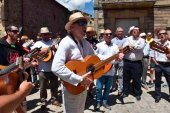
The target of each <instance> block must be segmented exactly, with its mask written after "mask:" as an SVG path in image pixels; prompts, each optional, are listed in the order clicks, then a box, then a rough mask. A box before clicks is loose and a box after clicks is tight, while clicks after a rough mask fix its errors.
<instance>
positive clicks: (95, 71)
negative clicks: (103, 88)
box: [63, 46, 130, 95]
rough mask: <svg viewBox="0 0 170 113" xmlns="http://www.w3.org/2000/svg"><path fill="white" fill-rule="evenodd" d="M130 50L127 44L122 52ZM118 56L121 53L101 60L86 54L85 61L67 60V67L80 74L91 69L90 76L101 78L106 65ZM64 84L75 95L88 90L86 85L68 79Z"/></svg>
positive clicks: (90, 77) (91, 77)
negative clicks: (76, 84)
mask: <svg viewBox="0 0 170 113" xmlns="http://www.w3.org/2000/svg"><path fill="white" fill-rule="evenodd" d="M129 50H130V49H129V46H127V47H125V48H123V49H122V51H121V52H122V53H124V54H125V53H127V52H128V51H129ZM118 56H119V53H117V54H115V55H112V56H111V57H109V58H107V59H105V60H102V61H101V60H100V59H99V57H98V56H96V55H89V56H86V57H85V58H84V60H83V61H79V60H71V61H69V62H67V63H66V67H67V68H68V69H70V70H71V71H72V72H74V73H76V74H78V75H83V74H85V73H87V72H89V71H91V72H92V74H91V75H89V76H88V78H89V79H91V80H94V79H98V78H100V77H101V76H102V75H103V73H104V66H105V65H106V64H108V63H109V62H111V61H112V60H115V59H117V58H118ZM63 85H64V86H65V87H66V89H67V90H68V91H69V92H70V93H71V94H73V95H77V94H80V93H81V92H83V91H84V90H86V89H85V87H84V86H82V85H80V84H79V85H78V86H74V85H72V84H70V83H68V82H66V81H63Z"/></svg>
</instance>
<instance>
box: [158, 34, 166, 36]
mask: <svg viewBox="0 0 170 113" xmlns="http://www.w3.org/2000/svg"><path fill="white" fill-rule="evenodd" d="M162 34H163V35H167V33H159V34H158V35H159V36H161V35H162Z"/></svg>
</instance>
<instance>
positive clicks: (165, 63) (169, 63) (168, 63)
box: [158, 61, 170, 66]
mask: <svg viewBox="0 0 170 113" xmlns="http://www.w3.org/2000/svg"><path fill="white" fill-rule="evenodd" d="M158 63H159V64H161V65H169V66H170V62H159V61H158Z"/></svg>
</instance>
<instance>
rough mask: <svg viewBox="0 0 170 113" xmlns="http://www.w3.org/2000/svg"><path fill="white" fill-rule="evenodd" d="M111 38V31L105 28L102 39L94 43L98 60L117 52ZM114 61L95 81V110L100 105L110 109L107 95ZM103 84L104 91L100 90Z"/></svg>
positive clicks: (112, 74)
mask: <svg viewBox="0 0 170 113" xmlns="http://www.w3.org/2000/svg"><path fill="white" fill-rule="evenodd" d="M111 40H112V31H111V30H110V29H106V30H105V31H104V41H102V42H100V43H98V44H97V45H96V46H97V49H96V51H95V52H96V55H97V56H98V57H99V58H100V60H105V59H106V58H108V57H110V56H112V55H114V54H117V53H118V52H119V48H118V46H117V45H116V44H114V43H112V42H111ZM119 58H121V59H122V58H123V55H122V54H120V56H119ZM114 63H115V61H113V62H112V64H113V66H112V68H111V69H110V70H109V71H108V72H107V73H105V74H104V75H103V76H102V77H100V78H99V79H97V81H96V109H95V110H96V111H98V110H99V109H100V107H101V105H103V107H105V108H106V109H110V110H111V107H110V106H109V105H108V97H109V92H110V88H111V86H112V84H113V76H114V73H115V67H114ZM115 79H116V78H115ZM103 86H104V87H105V88H104V92H102V90H103Z"/></svg>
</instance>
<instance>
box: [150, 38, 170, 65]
mask: <svg viewBox="0 0 170 113" xmlns="http://www.w3.org/2000/svg"><path fill="white" fill-rule="evenodd" d="M165 45H166V47H168V48H169V49H170V41H166V42H165V43H164V45H163V46H165ZM149 56H150V57H154V58H155V59H156V61H158V62H170V60H169V59H168V58H167V57H166V54H165V53H160V52H158V51H155V50H153V49H151V51H150V54H149Z"/></svg>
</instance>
